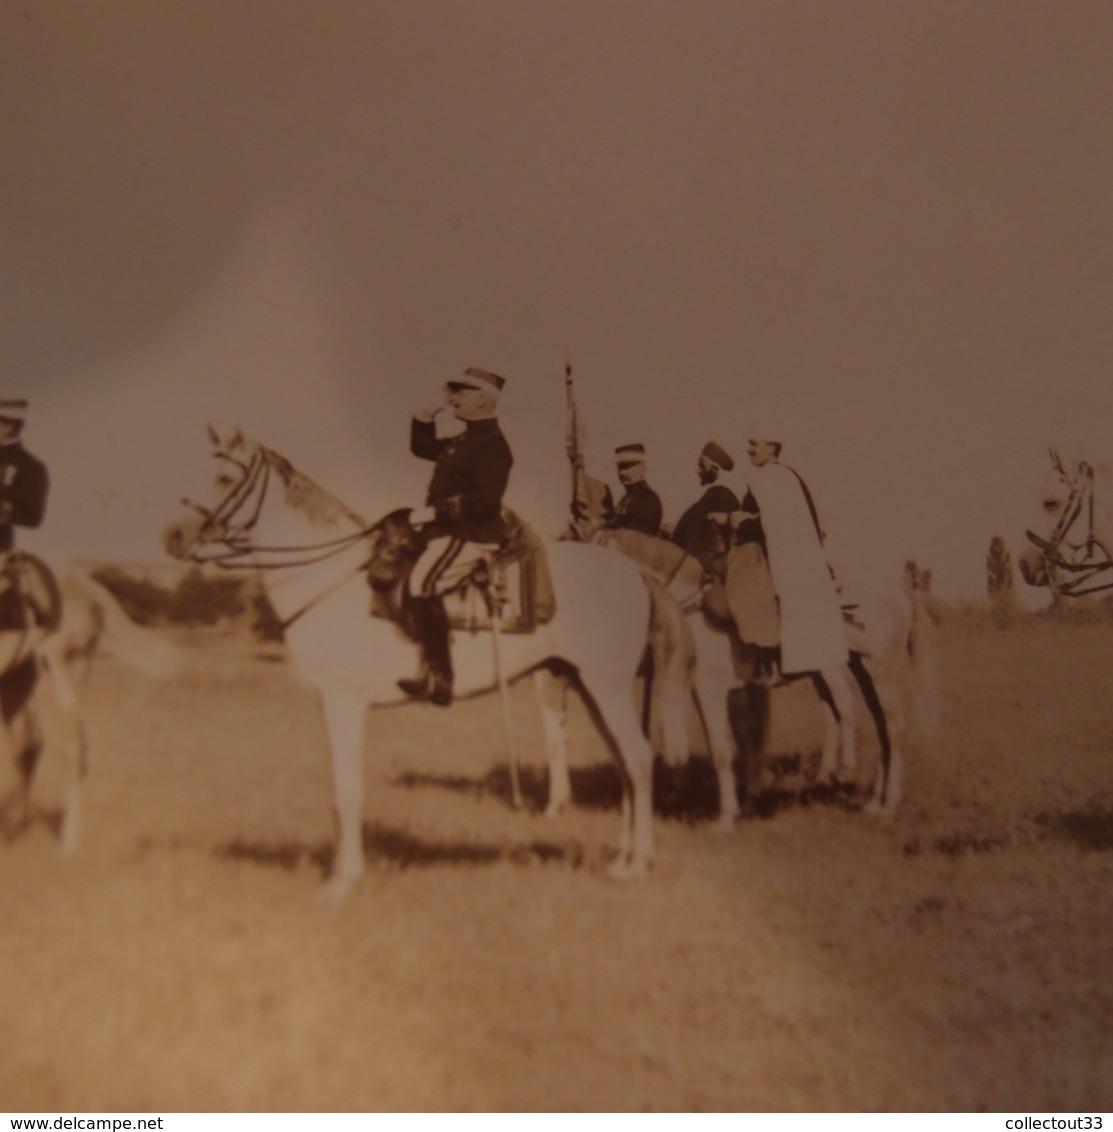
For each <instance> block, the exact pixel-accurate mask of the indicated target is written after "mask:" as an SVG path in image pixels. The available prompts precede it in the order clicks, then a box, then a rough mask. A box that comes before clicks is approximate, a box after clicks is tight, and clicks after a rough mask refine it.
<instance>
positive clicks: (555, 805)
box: [541, 802, 568, 818]
mask: <svg viewBox="0 0 1113 1132" xmlns="http://www.w3.org/2000/svg"><path fill="white" fill-rule="evenodd" d="M567 804H568V803H567V802H550V803H549V804H548V805H547V806H546V807H545V809H544V810H543V811H542V814H541V816H542V817H545V818H559V817H560V815H561V814H563V813H564V810H565V807H566V806H567Z"/></svg>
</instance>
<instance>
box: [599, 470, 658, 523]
mask: <svg viewBox="0 0 1113 1132" xmlns="http://www.w3.org/2000/svg"><path fill="white" fill-rule="evenodd" d="M664 514H665V511H664V508H663V507H662V506H661V499H660V497H659V496H658V494H657V493H656V492H655V491H654V490H653V488H651V487H650V486H649V484H647V483H646V482H645V480H639V481H638V482H637V483H632V484H630V486H629V487H627V489H626V492H625V494H624V495H623V496H622V498H621V499H620V500H619V501H618V506H617V507H615V510H614V514H613V515H612V516H611V517H610V519H608V520H607V522H606V523H605V524H604V526H605V527H606V529H607V530H610V531H617V530H626V531H641V532H642V534H646V535H659V534H660V533H661V520H662V519H663V518H664Z"/></svg>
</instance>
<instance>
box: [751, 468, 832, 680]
mask: <svg viewBox="0 0 1113 1132" xmlns="http://www.w3.org/2000/svg"><path fill="white" fill-rule="evenodd" d="M749 479H750V491H751V492H752V493H753V496H754V498H755V499H756V501H757V505H758V509H759V511H760V513H761V527H762V530H763V532H764V535H765V545H766V550H767V553H768V557H769V570H770V573H771V574H772V575H773V587H774V588H775V589H776V591H777V598H778V601H779V602H780V620H781V669H782V671H783V672H785V673H793V672H816V671H819V670H820V669H823V668H828V667H831V666H833V665H837V664H843V663H845V662H846V660H847V658H848V656H849V653H848V650H847V644H846V628H845V626H844V624H843V619H842V607H841V603H840V600H839V595H838V591H837V589H836V588H835V581H834V578H833V577H832V576H831V570H830V567H829V566H828V564H827V558H826V556H825V555H824V553H823V544H822V543H821V542H820V536H819V531H818V529H817V524H816V520H815V511H814V506H813V505H812V502H811V496H810V494H809V493H808V490H807V488H806V487H805V486H804V482H803V480H801V479H800V477H799V476H798V475H797V474H796V473H795V472H794V471H793V470H792V469H791V468H789V467H788V466H786V465H785V464H779V463H772V464H766V465H765V466H764V467H760V468H751V469H750V472H749Z"/></svg>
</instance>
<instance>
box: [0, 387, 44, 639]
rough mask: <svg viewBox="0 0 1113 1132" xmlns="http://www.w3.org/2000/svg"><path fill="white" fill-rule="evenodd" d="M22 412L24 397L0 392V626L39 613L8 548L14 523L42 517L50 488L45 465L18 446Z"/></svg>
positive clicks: (21, 623)
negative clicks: (3, 396) (6, 395)
mask: <svg viewBox="0 0 1113 1132" xmlns="http://www.w3.org/2000/svg"><path fill="white" fill-rule="evenodd" d="M26 418H27V402H26V401H24V400H22V399H20V398H11V397H6V398H0V628H13V627H15V628H23V627H25V626H26V623H27V616H28V611H29V610H30V612H31V614H32V616H38V615H39V614H40V613H41V610H39V609H38V607H37V606H36V605H34V604H30V605H28V604H27V600H28V599H27V598H26V596H25V586H26V575H25V572H24V568H25V567H26V565H27V562H28V560H27V559H26V558H23V557H22V556H19V555H16V554H13V553H12V552H13V551H14V550H15V530H14V528H15V527H28V528H31V527H37V526H39V525H40V524H41V523H42V521H43V517H44V515H45V514H46V497H47V493H48V491H49V488H50V479H49V476H48V475H47V471H46V465H45V464H44V463H43V462H42V461H41V460H39V459H37V458H36V457H35V456H32V455H31V453H30V452H28V451H27V449H26V448H24V447H23V441H22V439H21V437H22V433H23V424H24V421H25V420H26Z"/></svg>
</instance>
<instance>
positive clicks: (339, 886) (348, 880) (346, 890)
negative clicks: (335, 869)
mask: <svg viewBox="0 0 1113 1132" xmlns="http://www.w3.org/2000/svg"><path fill="white" fill-rule="evenodd" d="M358 880H359V877H353V876H331V877H329V878H328V880H327V881H325V883H324V887H323V888H322V889H321V891H320V896H319V899H320V900H321V902H322V903H324V904H327V905H328V906H329V907H331V908H336V907H339V905H341V904H343V903H344V901H345V900H346V899H347V898H348V895H349V894H350V893H351V891H352V889H353V888H355V886H356V882H357V881H358Z"/></svg>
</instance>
